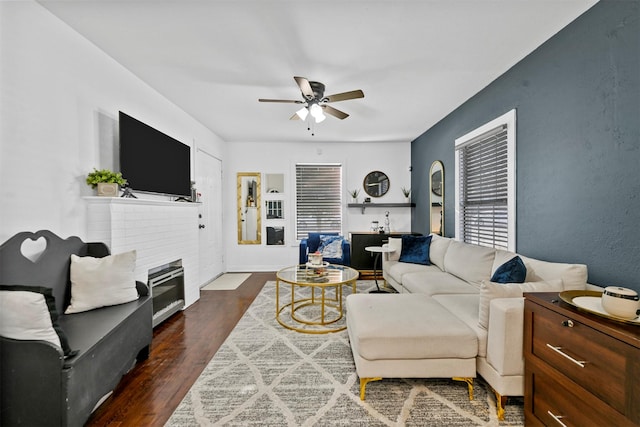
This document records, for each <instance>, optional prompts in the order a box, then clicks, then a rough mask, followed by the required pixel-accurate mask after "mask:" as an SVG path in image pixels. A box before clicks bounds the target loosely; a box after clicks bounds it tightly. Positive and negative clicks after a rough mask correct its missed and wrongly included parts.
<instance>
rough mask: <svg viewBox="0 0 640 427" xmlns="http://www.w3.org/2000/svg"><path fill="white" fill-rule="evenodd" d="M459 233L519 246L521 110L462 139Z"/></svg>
mask: <svg viewBox="0 0 640 427" xmlns="http://www.w3.org/2000/svg"><path fill="white" fill-rule="evenodd" d="M456 190H457V191H456V212H455V214H456V219H455V220H456V238H457V239H458V240H462V241H463V242H467V243H473V244H476V245H481V246H489V247H493V248H498V249H506V250H510V251H515V247H516V245H515V237H516V236H515V110H512V111H510V112H509V113H507V114H505V115H503V116H501V117H499V118H497V119H496V120H493V121H491V122H490V123H487V124H486V125H484V126H482V127H480V128H478V129H476V130H475V131H473V132H470V133H468V134H467V135H465V136H463V137H461V138H458V139H457V140H456Z"/></svg>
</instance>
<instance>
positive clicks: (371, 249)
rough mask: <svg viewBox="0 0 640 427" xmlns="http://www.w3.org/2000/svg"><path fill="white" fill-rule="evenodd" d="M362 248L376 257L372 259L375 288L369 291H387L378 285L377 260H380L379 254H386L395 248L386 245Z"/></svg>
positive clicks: (379, 292)
mask: <svg viewBox="0 0 640 427" xmlns="http://www.w3.org/2000/svg"><path fill="white" fill-rule="evenodd" d="M364 250H365V251H367V252H371V253H375V254H376V257H375V258H374V260H373V280H375V282H376V290H374V291H370V293H374V294H386V293H388V291H386V290H384V289H380V286H379V285H378V273H377V266H378V261H379V260H380V254H387V253H391V252H395V251H396V250H395V249H392V248H389V247H386V246H367V247H366V248H364Z"/></svg>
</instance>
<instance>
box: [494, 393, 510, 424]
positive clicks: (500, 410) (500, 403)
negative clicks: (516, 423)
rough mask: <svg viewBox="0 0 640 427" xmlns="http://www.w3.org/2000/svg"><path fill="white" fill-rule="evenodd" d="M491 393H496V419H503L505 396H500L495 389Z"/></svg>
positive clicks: (505, 404) (505, 403)
mask: <svg viewBox="0 0 640 427" xmlns="http://www.w3.org/2000/svg"><path fill="white" fill-rule="evenodd" d="M493 394H495V395H496V406H497V407H498V420H500V421H504V407H505V406H507V396H502V395H500V393H498V392H497V391H495V390H493Z"/></svg>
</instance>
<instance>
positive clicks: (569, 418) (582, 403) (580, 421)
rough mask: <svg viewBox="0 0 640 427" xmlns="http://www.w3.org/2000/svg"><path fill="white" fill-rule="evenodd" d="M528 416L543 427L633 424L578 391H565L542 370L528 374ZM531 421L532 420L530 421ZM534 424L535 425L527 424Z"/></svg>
mask: <svg viewBox="0 0 640 427" xmlns="http://www.w3.org/2000/svg"><path fill="white" fill-rule="evenodd" d="M526 375H527V380H528V381H530V382H531V384H532V388H533V397H532V405H531V408H530V410H531V413H532V414H533V415H534V416H535V418H536V419H537V420H536V421H541V422H542V423H543V424H544V425H545V426H562V425H564V426H567V427H570V426H618V427H622V426H633V425H634V423H632V422H631V421H629V420H628V419H626V418H625V417H624V416H623V415H622V414H620V413H618V412H617V411H615V410H614V409H613V408H611V407H609V406H607V405H606V404H605V403H603V402H602V401H600V400H598V399H597V398H595V397H594V396H592V395H590V394H589V393H587V392H586V391H584V389H581V388H579V387H565V386H564V385H563V383H562V382H561V381H559V380H556V379H554V378H553V374H551V375H547V374H546V373H545V372H544V369H540V370H538V369H535V368H534V369H529V370H527V373H526ZM530 421H531V420H530ZM530 424H537V422H530Z"/></svg>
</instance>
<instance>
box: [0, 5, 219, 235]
mask: <svg viewBox="0 0 640 427" xmlns="http://www.w3.org/2000/svg"><path fill="white" fill-rule="evenodd" d="M116 30H117V29H114V31H116ZM0 31H1V37H0V200H1V202H0V203H1V205H0V242H2V241H5V240H6V239H7V238H9V237H10V236H12V235H13V234H15V233H16V232H19V231H36V230H39V229H50V230H52V231H53V232H54V233H56V234H59V235H60V236H63V237H66V236H71V235H76V236H79V237H81V238H84V237H85V236H86V222H87V221H86V206H85V202H84V201H83V199H82V196H89V195H92V194H93V190H91V188H90V187H89V186H87V185H86V184H85V183H84V179H85V177H86V174H87V173H88V172H90V171H91V170H92V168H93V167H96V168H110V169H116V167H117V154H116V153H117V151H116V149H117V141H118V138H117V135H118V134H117V132H118V111H119V110H122V111H124V112H126V113H128V114H130V115H132V116H133V117H136V118H138V119H140V120H141V121H143V122H145V123H147V124H149V125H151V126H153V127H156V128H157V129H159V130H161V131H163V132H165V133H167V134H168V135H170V136H172V137H174V138H176V139H178V140H180V141H182V142H183V143H186V144H189V145H190V146H191V147H192V148H194V146H198V147H199V148H202V149H205V150H206V151H208V152H209V153H211V154H213V155H215V156H216V157H218V158H221V159H223V158H224V147H225V144H224V142H223V141H222V140H221V139H220V138H219V137H218V136H216V135H215V134H214V133H212V132H211V131H210V130H208V129H207V128H205V127H204V126H202V125H201V124H200V123H199V122H197V121H196V120H194V119H193V118H192V117H190V116H189V115H187V114H186V113H185V112H184V111H182V110H180V109H179V108H177V107H176V106H175V105H174V104H172V103H171V102H170V101H168V100H167V99H166V98H164V97H162V96H161V95H160V94H158V93H157V92H156V91H155V90H153V89H152V88H151V87H149V86H148V85H147V84H146V83H144V82H143V81H141V80H140V79H138V78H137V77H136V76H135V75H133V74H132V73H131V72H129V71H128V70H126V69H125V68H123V67H122V66H121V65H120V64H118V63H117V62H115V61H114V60H113V59H112V58H111V57H109V56H107V55H106V54H105V53H104V52H102V51H101V50H99V49H98V48H97V47H96V46H95V45H93V44H91V43H90V42H89V41H88V40H86V39H85V38H83V37H82V36H80V35H79V34H77V33H76V32H75V31H74V30H72V29H71V28H70V27H68V26H67V25H66V24H65V23H63V22H62V21H60V20H59V19H58V18H56V17H55V16H53V15H52V14H51V13H49V12H48V11H47V10H46V9H44V8H43V7H42V6H40V5H39V4H37V3H35V2H32V1H20V2H0ZM195 151H196V150H193V149H192V155H193V153H195ZM192 171H193V163H192ZM125 178H126V177H125Z"/></svg>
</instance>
